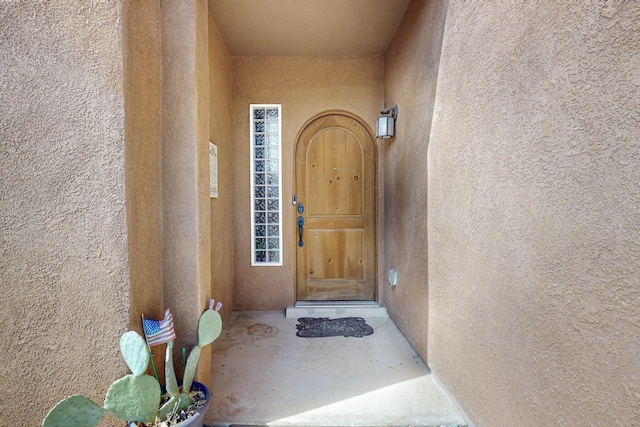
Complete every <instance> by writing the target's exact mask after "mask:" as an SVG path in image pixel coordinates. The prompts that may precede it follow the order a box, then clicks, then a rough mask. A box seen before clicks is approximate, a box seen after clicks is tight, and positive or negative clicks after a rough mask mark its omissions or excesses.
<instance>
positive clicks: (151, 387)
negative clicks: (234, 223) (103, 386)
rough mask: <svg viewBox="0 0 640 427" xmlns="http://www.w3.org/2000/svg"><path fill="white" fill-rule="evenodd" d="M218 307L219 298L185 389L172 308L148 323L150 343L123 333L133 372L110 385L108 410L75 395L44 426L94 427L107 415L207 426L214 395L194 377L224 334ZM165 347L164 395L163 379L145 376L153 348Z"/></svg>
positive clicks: (203, 319) (208, 314)
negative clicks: (176, 362)
mask: <svg viewBox="0 0 640 427" xmlns="http://www.w3.org/2000/svg"><path fill="white" fill-rule="evenodd" d="M214 304H215V301H214V300H211V301H210V302H209V308H208V309H207V310H205V311H204V313H202V315H201V316H200V319H199V321H198V344H197V345H196V346H195V347H193V349H192V350H191V353H190V354H189V357H188V358H187V360H186V364H185V369H184V377H183V380H182V386H181V387H180V386H179V384H178V381H177V380H176V375H175V370H174V366H173V340H174V339H175V332H174V331H173V317H172V316H171V313H170V312H169V310H168V309H167V310H166V311H165V317H164V319H163V320H162V321H156V320H150V319H149V320H148V319H143V326H144V328H143V329H144V331H145V336H146V340H145V338H143V337H142V336H141V335H140V334H138V333H137V332H135V331H129V332H126V333H125V334H124V335H122V337H121V339H120V351H121V352H122V356H123V357H124V360H125V362H126V364H127V366H128V367H129V370H130V371H131V374H129V375H126V376H125V377H123V378H120V379H119V380H117V381H116V382H114V383H113V384H112V385H111V387H109V390H108V391H107V396H106V397H105V401H104V406H100V405H98V404H96V403H94V402H93V401H91V400H90V399H88V398H87V397H85V396H82V395H73V396H69V397H67V398H66V399H64V400H62V401H60V402H58V403H57V404H56V405H55V406H54V407H53V408H52V409H51V410H50V411H49V413H48V414H47V416H46V417H45V418H44V420H43V422H42V427H94V426H96V425H97V424H98V422H99V421H100V419H101V418H102V417H103V416H104V414H105V413H108V414H111V415H112V416H114V417H116V418H120V419H122V420H125V421H128V422H129V425H130V426H145V427H146V426H155V425H161V426H163V427H164V426H172V427H173V426H176V427H178V426H179V427H187V426H191V427H201V426H202V425H203V422H204V413H205V412H206V410H207V408H208V406H209V391H208V390H207V388H206V386H204V385H203V384H200V383H197V382H195V381H193V379H194V376H195V371H196V367H197V365H198V359H199V357H200V351H201V349H202V347H204V346H206V345H209V344H211V343H212V342H213V341H215V340H216V338H218V336H219V335H220V332H221V330H222V319H221V318H220V315H219V314H218V310H220V307H221V304H220V303H218V305H217V306H216V307H215V310H214ZM163 343H166V344H167V349H166V357H165V379H166V384H165V389H166V392H165V393H164V395H163V392H162V387H161V385H160V383H159V381H158V379H157V375H156V376H155V377H154V376H151V375H147V374H145V372H146V371H147V367H148V366H149V361H150V360H151V358H150V347H151V346H153V345H159V344H163ZM154 370H155V368H154ZM163 396H164V398H163ZM194 401H195V402H194ZM191 405H195V406H196V407H197V410H196V411H195V413H194V414H193V415H191V416H190V417H189V418H187V419H185V420H183V421H180V420H181V419H183V418H185V417H188V416H189V415H185V410H186V409H187V408H188V407H189V406H191Z"/></svg>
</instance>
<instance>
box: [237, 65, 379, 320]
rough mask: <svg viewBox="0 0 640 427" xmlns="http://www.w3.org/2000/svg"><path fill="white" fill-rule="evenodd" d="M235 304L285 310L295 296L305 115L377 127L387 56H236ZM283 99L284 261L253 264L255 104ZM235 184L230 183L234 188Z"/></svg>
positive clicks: (246, 307) (274, 102) (253, 307)
mask: <svg viewBox="0 0 640 427" xmlns="http://www.w3.org/2000/svg"><path fill="white" fill-rule="evenodd" d="M232 71H233V112H232V114H233V144H234V155H233V159H234V160H233V168H234V170H233V180H234V192H235V197H234V214H235V241H234V263H235V294H234V298H235V304H236V307H237V308H242V309H263V310H264V309H281V308H284V307H286V306H287V305H291V304H293V303H294V302H295V293H294V277H295V276H294V267H295V266H294V264H293V263H294V262H295V248H296V247H297V246H296V240H295V237H294V234H293V232H294V215H293V214H294V209H293V206H292V205H291V204H290V200H291V199H290V197H291V194H292V192H293V160H294V153H295V143H296V136H297V134H298V132H300V131H301V130H302V128H303V127H304V125H305V122H306V121H308V120H310V119H311V118H312V117H314V116H316V115H317V114H320V113H322V112H325V111H330V110H344V111H349V112H351V113H353V114H355V115H356V116H358V117H360V118H362V120H363V121H364V122H365V123H367V124H368V125H369V126H371V127H372V128H373V125H374V124H375V119H376V117H377V114H378V112H379V108H380V106H381V105H382V90H383V58H382V57H380V56H365V57H325V58H319V57H318V58H315V57H235V58H233V69H232ZM261 103H262V104H282V183H283V185H282V204H283V206H282V217H283V220H282V228H283V230H282V233H283V246H284V247H283V256H282V259H283V260H284V262H283V266H282V267H251V244H252V243H251V226H250V224H251V194H250V188H251V187H250V181H249V179H250V164H249V158H250V156H249V154H250V153H249V104H261ZM227 191H228V190H227Z"/></svg>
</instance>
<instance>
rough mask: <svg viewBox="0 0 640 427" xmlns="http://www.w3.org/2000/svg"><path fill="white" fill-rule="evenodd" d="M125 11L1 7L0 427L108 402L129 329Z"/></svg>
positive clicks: (118, 5)
mask: <svg viewBox="0 0 640 427" xmlns="http://www.w3.org/2000/svg"><path fill="white" fill-rule="evenodd" d="M121 19H122V2H120V1H111V2H96V3H94V4H92V5H91V7H89V6H88V5H86V4H84V3H75V2H73V3H72V2H46V3H42V2H2V3H0V22H2V25H0V99H1V101H0V182H1V183H2V184H1V185H0V229H1V232H0V239H1V241H2V243H1V245H0V252H1V259H2V261H0V283H1V285H2V298H0V312H1V313H2V327H1V328H0V340H1V341H2V343H3V346H4V358H3V363H2V365H1V367H0V378H2V380H1V382H2V385H3V386H2V388H1V389H0V414H2V415H1V416H0V418H1V419H2V420H1V422H0V424H2V425H16V426H26V425H40V422H41V420H42V418H43V417H44V415H45V414H46V412H47V411H48V410H49V408H50V407H52V406H53V405H54V404H55V403H56V402H57V401H58V400H60V399H62V398H63V397H64V396H67V395H69V394H73V393H83V394H86V395H87V396H90V397H91V398H93V399H95V400H96V401H98V402H101V401H102V400H103V399H104V396H105V393H106V390H107V388H108V386H109V385H110V384H111V383H112V382H113V381H114V380H115V379H116V378H118V377H119V376H120V375H122V374H123V373H124V372H125V371H126V365H125V364H124V363H121V360H122V359H121V356H120V352H119V348H118V342H119V339H120V335H121V334H122V333H123V332H124V331H126V330H127V328H128V324H129V274H128V267H127V262H128V253H127V237H126V236H127V224H126V212H125V201H126V195H125V158H124V153H125V144H124V141H125V139H124V101H123V70H122V47H121V44H122V34H121V26H122V23H121Z"/></svg>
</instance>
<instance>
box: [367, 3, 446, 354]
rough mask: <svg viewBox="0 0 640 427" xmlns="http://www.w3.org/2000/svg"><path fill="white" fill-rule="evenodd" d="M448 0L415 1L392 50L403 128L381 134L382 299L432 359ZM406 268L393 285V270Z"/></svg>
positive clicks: (392, 82)
mask: <svg viewBox="0 0 640 427" xmlns="http://www.w3.org/2000/svg"><path fill="white" fill-rule="evenodd" d="M445 16H446V2H443V1H437V2H432V1H424V0H420V1H413V2H411V4H410V5H409V7H408V8H407V12H406V13H405V16H404V19H403V20H402V22H401V23H400V27H399V28H398V31H397V32H396V35H395V37H394V39H393V41H392V43H391V45H390V46H389V49H388V50H387V53H386V55H385V67H384V84H385V101H386V102H387V107H389V108H391V107H392V106H394V105H397V106H398V120H397V122H396V136H395V137H394V138H393V139H386V140H379V146H380V153H381V156H380V157H381V161H380V163H381V164H383V165H384V169H383V171H384V172H383V174H382V175H381V176H383V178H384V179H383V181H384V183H383V185H384V199H383V209H381V211H382V212H384V239H383V241H384V246H383V250H381V252H382V253H383V258H382V261H381V264H382V265H383V267H382V270H383V273H382V274H381V275H380V278H379V282H380V294H381V302H382V304H384V305H385V306H386V308H387V311H388V312H389V314H390V316H391V317H392V318H393V320H394V322H396V324H397V325H398V327H399V328H400V329H401V330H402V332H403V333H404V334H405V335H406V336H407V338H408V339H409V340H410V341H411V344H412V345H413V346H414V348H415V349H416V350H417V351H418V353H419V354H420V355H421V356H422V358H423V359H424V360H425V361H427V319H428V310H427V308H428V262H427V261H428V256H427V249H428V229H427V200H428V189H427V185H428V182H427V149H428V147H429V135H430V133H431V118H432V116H433V105H434V101H435V94H436V83H437V77H438V64H439V61H440V47H441V46H442V33H443V29H444V20H445ZM391 268H394V269H395V270H396V271H397V272H398V285H397V286H396V287H391V286H390V285H389V282H388V276H387V271H388V270H389V269H391Z"/></svg>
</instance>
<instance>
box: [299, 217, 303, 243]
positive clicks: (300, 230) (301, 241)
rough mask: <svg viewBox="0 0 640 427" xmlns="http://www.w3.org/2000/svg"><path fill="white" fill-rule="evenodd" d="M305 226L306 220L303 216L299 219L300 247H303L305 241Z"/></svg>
mask: <svg viewBox="0 0 640 427" xmlns="http://www.w3.org/2000/svg"><path fill="white" fill-rule="evenodd" d="M303 226H304V218H303V217H302V216H299V217H298V233H299V235H300V239H299V240H298V246H299V247H303V246H304V241H303V240H302V227H303Z"/></svg>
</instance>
